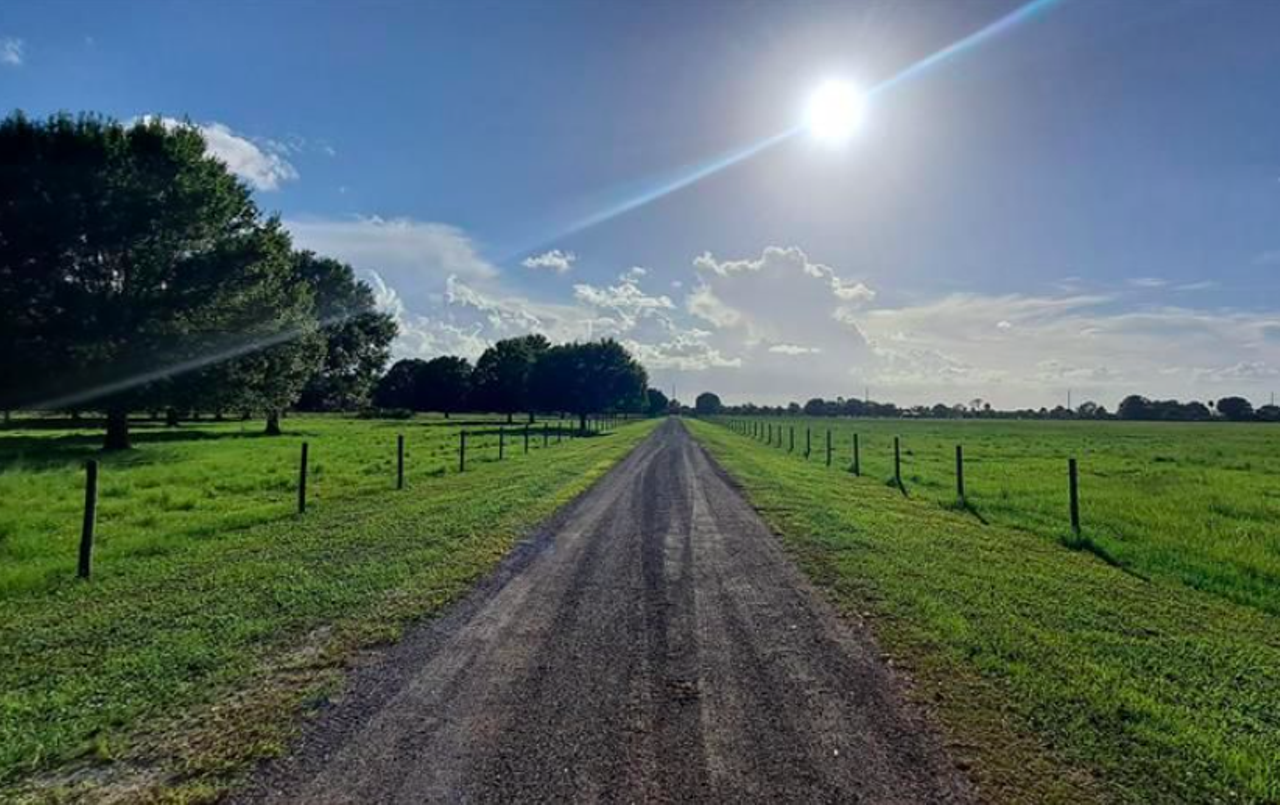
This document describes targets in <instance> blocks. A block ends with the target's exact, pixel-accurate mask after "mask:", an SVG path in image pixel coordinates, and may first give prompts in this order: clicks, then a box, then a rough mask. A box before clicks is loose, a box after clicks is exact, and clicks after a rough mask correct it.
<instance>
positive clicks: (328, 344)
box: [294, 252, 396, 411]
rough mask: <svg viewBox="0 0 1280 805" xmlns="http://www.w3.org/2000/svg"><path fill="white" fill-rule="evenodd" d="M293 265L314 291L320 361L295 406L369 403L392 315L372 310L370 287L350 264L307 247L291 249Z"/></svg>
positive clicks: (392, 328) (390, 335) (391, 335)
mask: <svg viewBox="0 0 1280 805" xmlns="http://www.w3.org/2000/svg"><path fill="white" fill-rule="evenodd" d="M294 265H295V270H296V271H297V272H298V273H299V274H300V275H301V276H302V278H303V279H304V280H305V281H306V283H307V284H308V285H309V286H310V288H311V292H312V294H313V295H314V297H315V306H316V316H317V317H318V318H319V324H320V334H321V335H322V336H323V337H324V339H325V355H324V363H323V364H322V365H321V367H320V371H318V372H316V373H315V374H313V375H312V376H311V377H310V378H309V379H308V380H307V383H306V385H305V386H304V387H303V389H302V394H301V397H300V398H299V401H298V407H299V408H302V409H304V410H309V411H344V410H351V409H354V408H360V407H362V406H364V405H367V404H368V403H369V397H370V394H371V393H372V391H373V385H374V383H375V382H376V381H377V379H378V375H379V374H381V373H382V369H383V367H384V366H386V363H387V359H388V358H390V357H391V342H392V341H393V340H395V337H396V323H395V320H394V319H393V318H392V317H391V316H390V315H388V314H386V313H380V312H378V309H377V305H376V303H375V301H374V295H373V289H372V288H370V287H369V286H368V284H366V283H364V282H360V281H358V280H357V279H356V277H355V272H354V271H353V270H352V269H351V266H349V265H347V264H346V263H341V262H339V261H337V260H332V259H330V258H327V257H319V256H317V255H315V254H314V253H312V252H299V253H297V254H295V255H294Z"/></svg>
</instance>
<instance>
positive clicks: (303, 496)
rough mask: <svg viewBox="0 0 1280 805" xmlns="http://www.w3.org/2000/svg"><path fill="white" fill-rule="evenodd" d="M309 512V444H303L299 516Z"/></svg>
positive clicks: (300, 466)
mask: <svg viewBox="0 0 1280 805" xmlns="http://www.w3.org/2000/svg"><path fill="white" fill-rule="evenodd" d="M306 511H307V443H306V442H303V443H302V460H301V461H299V462H298V514H304V513H305V512H306Z"/></svg>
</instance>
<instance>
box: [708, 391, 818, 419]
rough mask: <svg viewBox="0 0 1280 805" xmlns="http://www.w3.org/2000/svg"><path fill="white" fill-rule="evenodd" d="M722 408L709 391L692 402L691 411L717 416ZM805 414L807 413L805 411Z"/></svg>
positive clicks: (716, 397) (716, 398)
mask: <svg viewBox="0 0 1280 805" xmlns="http://www.w3.org/2000/svg"><path fill="white" fill-rule="evenodd" d="M722 408H724V404H723V403H721V402H720V397H719V396H717V395H715V394H712V393H711V392H709V391H704V392H702V393H701V394H699V395H698V396H697V398H695V399H694V401H693V410H694V411H695V412H697V413H698V414H703V415H712V414H718V413H720V410H721V409H722ZM805 413H809V412H808V411H807V410H806V411H805Z"/></svg>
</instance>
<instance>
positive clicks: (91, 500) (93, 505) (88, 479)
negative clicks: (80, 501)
mask: <svg viewBox="0 0 1280 805" xmlns="http://www.w3.org/2000/svg"><path fill="white" fill-rule="evenodd" d="M97 522H98V462H96V461H94V460H93V459H90V460H89V461H86V462H85V465H84V525H83V527H82V528H81V529H80V567H79V568H78V570H77V572H76V575H77V576H79V577H80V578H82V579H87V578H89V570H90V566H91V565H92V564H93V529H94V528H95V526H96V525H97Z"/></svg>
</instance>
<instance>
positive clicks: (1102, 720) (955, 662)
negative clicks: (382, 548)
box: [691, 422, 1280, 803]
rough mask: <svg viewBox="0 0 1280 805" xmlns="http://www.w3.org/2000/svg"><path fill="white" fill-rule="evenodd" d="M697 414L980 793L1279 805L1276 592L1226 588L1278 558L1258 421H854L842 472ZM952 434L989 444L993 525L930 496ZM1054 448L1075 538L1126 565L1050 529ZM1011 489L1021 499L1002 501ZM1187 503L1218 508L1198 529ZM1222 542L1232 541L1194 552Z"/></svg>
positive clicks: (938, 486)
mask: <svg viewBox="0 0 1280 805" xmlns="http://www.w3.org/2000/svg"><path fill="white" fill-rule="evenodd" d="M842 426H843V427H844V428H845V429H846V430H845V432H849V431H851V430H852V428H853V427H854V425H852V424H850V423H847V422H846V423H842ZM691 427H692V428H693V429H694V433H695V434H696V435H697V437H698V438H699V439H700V440H701V441H702V442H703V443H704V444H705V445H706V446H707V447H708V449H710V450H711V452H712V453H713V454H714V455H715V456H716V457H717V459H719V460H720V461H721V462H722V463H723V464H724V466H725V467H726V468H727V469H728V470H729V471H730V472H731V473H732V474H733V475H734V476H735V477H736V478H737V479H738V480H739V481H740V482H741V483H742V484H743V486H744V488H745V490H746V493H747V494H748V496H749V497H750V498H751V500H752V501H753V503H754V504H755V505H756V506H757V507H758V508H759V509H760V510H761V511H762V513H763V515H764V516H765V517H766V519H768V520H769V521H770V523H771V524H772V525H773V526H774V528H775V529H776V530H778V532H779V533H781V534H782V535H783V538H784V541H785V542H786V543H787V544H788V546H789V548H790V549H791V550H792V552H793V554H794V555H795V556H796V558H797V560H798V561H799V562H800V564H801V565H802V566H803V567H804V568H805V569H806V571H807V572H808V573H809V574H810V575H811V577H812V578H814V579H815V580H816V581H817V582H818V583H819V584H820V585H821V586H823V587H824V588H826V589H827V590H828V592H829V593H830V595H831V597H832V598H833V600H835V601H836V602H837V603H839V604H840V605H841V606H842V607H843V608H845V609H846V610H847V611H849V612H851V613H855V614H859V613H867V614H869V615H874V617H873V618H872V621H873V623H874V624H875V625H876V629H877V633H878V634H879V636H880V638H881V640H882V642H883V643H884V644H885V645H886V647H887V649H888V650H889V651H890V652H891V653H892V654H894V655H895V656H897V657H898V658H899V659H900V660H901V661H902V662H903V663H904V664H906V665H907V666H908V667H910V668H911V670H912V671H913V672H914V675H915V677H916V679H917V681H918V684H919V689H918V691H917V694H918V695H919V696H920V698H921V699H922V700H926V701H927V702H928V704H929V705H930V706H931V707H933V708H935V709H936V710H937V712H938V713H939V716H940V718H941V720H942V722H943V723H944V725H945V727H946V729H947V732H948V733H949V735H950V739H951V742H952V745H953V751H955V752H956V753H957V755H959V756H962V757H964V758H966V759H971V761H972V763H973V764H974V774H975V775H976V776H977V777H978V779H979V780H980V782H981V784H982V785H983V788H984V791H985V792H986V794H987V796H989V797H991V798H992V799H996V800H1008V801H1063V802H1073V801H1080V800H1086V799H1112V800H1118V801H1125V802H1187V803H1201V802H1277V801H1280V617H1277V615H1276V614H1275V612H1274V608H1273V607H1272V606H1270V604H1271V603H1274V600H1273V599H1272V598H1271V597H1270V596H1274V594H1275V590H1274V589H1272V590H1270V591H1268V590H1266V589H1265V585H1259V586H1251V585H1245V586H1242V587H1236V586H1233V585H1232V584H1230V583H1228V580H1229V579H1231V578H1232V575H1233V574H1235V573H1240V574H1242V575H1249V573H1246V571H1245V570H1244V569H1245V568H1253V570H1252V571H1251V573H1254V574H1265V573H1266V572H1269V571H1267V570H1266V568H1274V567H1275V565H1274V561H1275V550H1276V541H1275V530H1274V529H1275V526H1274V524H1269V523H1261V522H1259V521H1258V519H1256V517H1255V513H1256V512H1258V511H1266V510H1268V509H1266V508H1265V507H1266V506H1269V505H1273V504H1272V503H1270V502H1269V501H1268V498H1267V497H1266V496H1264V495H1263V494H1262V490H1264V489H1265V488H1266V486H1267V484H1268V482H1269V481H1270V483H1272V484H1274V481H1275V476H1274V475H1272V476H1271V478H1270V479H1268V478H1267V476H1266V473H1267V468H1268V467H1273V466H1274V460H1271V459H1268V458H1267V457H1266V456H1264V455H1263V454H1264V453H1265V452H1266V447H1265V446H1260V445H1258V444H1257V442H1258V441H1262V442H1263V443H1264V445H1265V444H1266V440H1268V439H1274V438H1275V436H1273V435H1272V434H1271V432H1266V431H1261V430H1258V429H1254V428H1234V427H1227V428H1216V427H1211V428H1207V429H1199V428H1181V427H1178V426H1173V427H1167V426H1166V427H1147V426H1125V425H1115V426H1113V425H1111V424H1095V425H1083V424H1073V425H1064V426H1059V425H1051V424H1043V423H980V424H976V425H974V426H972V427H969V426H967V425H961V424H949V425H948V424H923V423H921V424H913V423H888V422H884V423H866V422H859V423H857V425H856V427H857V428H858V431H859V433H861V434H863V437H862V438H863V441H864V444H863V448H864V457H865V460H864V464H863V469H864V477H862V478H854V477H853V476H852V475H851V474H849V473H848V472H846V471H844V468H843V467H837V468H833V469H826V468H825V466H824V462H823V461H822V460H819V459H820V458H824V457H823V456H821V454H819V455H815V456H814V457H813V459H812V460H810V461H808V462H806V461H804V460H802V459H800V458H798V457H797V456H796V455H789V454H788V453H787V452H786V451H785V449H784V450H781V451H780V450H778V448H776V447H768V446H766V445H764V444H763V443H760V442H756V441H753V440H752V439H750V438H748V437H745V436H742V435H739V434H737V433H734V432H731V431H729V430H728V429H726V428H724V427H720V426H718V425H714V424H710V423H704V422H693V423H691ZM893 432H901V433H902V434H903V436H904V447H905V448H906V449H907V450H909V451H910V452H909V453H908V454H907V455H906V456H904V458H905V459H906V460H907V467H906V469H905V470H904V474H905V475H906V483H907V489H908V491H909V492H910V494H911V496H910V497H905V496H903V495H902V494H901V493H900V492H898V490H897V489H896V488H893V487H891V486H889V485H888V484H886V483H885V479H886V478H888V477H889V476H890V475H891V474H892V441H891V436H892V433H893ZM823 433H824V435H825V431H824V432H823ZM958 435H962V436H964V437H965V438H964V442H965V444H966V447H967V448H969V447H970V446H972V448H971V449H972V450H973V453H974V458H979V459H984V460H982V461H979V462H976V463H975V464H974V465H973V466H972V471H971V473H970V474H969V476H968V479H969V481H970V484H971V489H972V490H973V493H974V498H975V500H976V503H977V509H978V511H979V512H980V513H982V514H983V515H984V516H985V517H986V518H987V519H988V521H989V524H984V523H983V522H982V521H981V520H979V519H978V518H977V517H975V516H974V515H973V514H972V513H970V512H968V511H966V510H963V509H959V508H958V507H954V506H946V505H938V504H939V503H947V502H949V501H950V500H951V497H952V495H950V494H948V492H947V491H946V490H945V489H944V487H945V486H947V485H948V484H950V483H951V476H950V473H949V471H948V470H947V469H946V468H948V467H949V466H950V461H951V460H952V459H953V454H952V453H950V452H948V451H949V450H950V449H951V445H952V444H954V441H955V439H956V437H957V436H958ZM1270 443H1271V444H1274V442H1270ZM816 444H817V440H816V439H815V445H816ZM842 446H844V448H845V449H844V450H842V455H844V456H847V454H848V449H847V440H846V441H842ZM886 447H887V448H888V455H887V458H886V456H885V455H884V454H885V449H886ZM1219 451H1221V455H1219ZM1068 454H1075V455H1078V456H1080V457H1081V459H1082V461H1083V463H1084V465H1085V467H1086V468H1087V469H1086V470H1085V474H1084V475H1083V478H1082V484H1083V488H1084V492H1083V496H1084V501H1085V516H1086V518H1087V522H1088V523H1089V525H1088V527H1087V529H1086V532H1085V538H1088V539H1092V540H1096V541H1097V542H1099V543H1100V545H1101V548H1102V549H1104V550H1105V551H1106V552H1114V553H1115V556H1114V557H1113V561H1114V560H1118V561H1119V562H1120V563H1121V564H1125V565H1126V566H1127V567H1130V568H1131V569H1132V570H1131V571H1127V570H1125V569H1122V568H1118V567H1116V566H1114V565H1113V564H1110V563H1108V562H1107V561H1104V560H1103V559H1102V558H1100V557H1099V556H1097V555H1095V554H1094V553H1093V552H1090V551H1082V550H1071V549H1069V548H1068V547H1067V546H1066V545H1064V544H1063V542H1062V540H1061V539H1060V537H1061V536H1063V533H1064V531H1065V530H1066V529H1064V527H1063V525H1062V520H1063V519H1064V518H1065V517H1066V499H1065V458H1066V456H1067V455H1068ZM1157 455H1167V456H1168V457H1169V458H1170V459H1172V461H1155V456H1157ZM1214 462H1217V463H1214ZM1245 465H1249V466H1248V468H1245ZM1170 466H1172V467H1181V468H1182V469H1181V470H1180V471H1181V472H1184V473H1186V474H1187V476H1188V477H1187V478H1179V477H1177V476H1176V475H1174V476H1172V477H1171V476H1170V475H1169V474H1168V473H1167V472H1166V470H1167V469H1168V468H1169V467H1170ZM1232 467H1234V468H1232ZM1041 473H1043V474H1046V475H1048V474H1051V475H1052V477H1051V478H1041V477H1038V476H1039V474H1041ZM1146 473H1154V475H1155V478H1148V477H1147V476H1146ZM1223 474H1227V475H1228V479H1225V480H1224V479H1222V477H1221V476H1222V475H1223ZM1200 484H1207V485H1209V486H1210V487H1211V488H1212V490H1213V491H1212V492H1210V491H1204V492H1195V491H1194V490H1195V487H1197V486H1198V485H1200ZM1273 488H1274V487H1273ZM1004 489H1009V490H1012V492H1016V493H1017V494H1018V496H1026V497H1028V498H1031V500H1028V501H1025V502H1016V501H1006V502H1005V503H1003V504H1002V505H1001V504H998V503H997V502H998V501H1000V500H1001V499H1002V493H1003V490H1004ZM1247 489H1251V490H1254V492H1253V496H1254V498H1255V499H1251V497H1250V495H1249V494H1247V493H1245V492H1244V491H1243V490H1247ZM1207 500H1217V501H1219V503H1220V505H1219V507H1218V509H1217V510H1215V511H1208V510H1207V508H1208V507H1207V504H1206V501H1207ZM1126 501H1127V504H1126ZM1162 506H1163V507H1166V508H1169V509H1172V510H1173V512H1174V513H1173V514H1172V515H1171V514H1168V513H1164V514H1161V515H1160V516H1159V517H1158V519H1157V521H1156V524H1155V526H1154V527H1147V528H1145V529H1144V528H1143V517H1144V513H1150V512H1153V511H1159V510H1160V509H1161V507H1162ZM1201 507H1204V508H1201ZM1239 512H1244V513H1246V515H1247V516H1240V515H1239V514H1238V513H1239ZM1109 518H1110V519H1109ZM1192 518H1194V519H1196V520H1197V521H1199V522H1201V523H1203V522H1205V521H1206V518H1207V519H1209V520H1213V518H1225V519H1224V520H1221V521H1216V522H1218V525H1217V528H1218V531H1214V532H1208V533H1206V532H1202V533H1201V534H1200V539H1199V541H1197V540H1196V539H1195V529H1194V528H1193V527H1192V526H1191V525H1190V524H1188V523H1187V522H1186V521H1187V520H1189V519H1192ZM1228 523H1230V524H1233V525H1232V526H1231V527H1227V525H1226V524H1228ZM1219 531H1221V532H1224V533H1221V534H1220V533H1219ZM1168 532H1172V533H1168ZM1121 535H1124V536H1123V537H1122V536H1121ZM1210 536H1212V539H1210ZM1217 539H1223V540H1226V539H1231V540H1234V541H1235V544H1236V546H1237V551H1239V552H1240V553H1243V554H1244V555H1243V556H1241V555H1240V553H1233V552H1232V551H1228V550H1224V549H1223V548H1222V547H1221V546H1218V545H1213V544H1203V543H1211V542H1213V541H1214V540H1217ZM1179 550H1185V551H1186V552H1187V553H1189V554H1190V555H1189V556H1185V557H1177V556H1175V555H1174V554H1177V552H1178V551H1179ZM1218 561H1221V562H1223V563H1224V564H1226V565H1228V568H1227V569H1225V570H1224V569H1218V568H1215V567H1214V563H1215V562H1218ZM1192 569H1194V570H1195V572H1194V573H1193V572H1192ZM1144 577H1146V578H1144ZM1193 579H1217V581H1216V582H1215V583H1194V581H1193Z"/></svg>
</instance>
